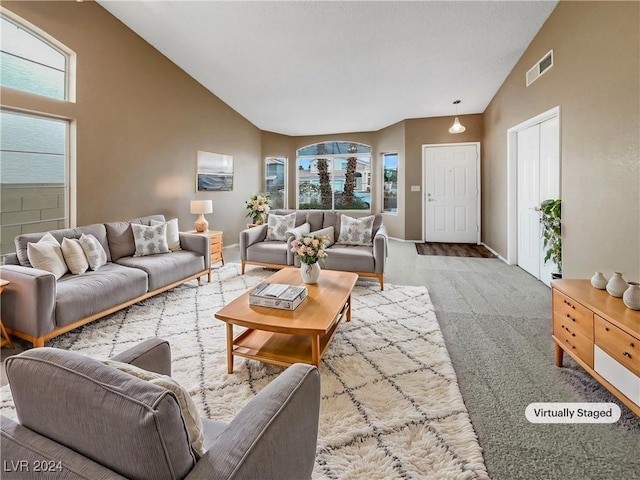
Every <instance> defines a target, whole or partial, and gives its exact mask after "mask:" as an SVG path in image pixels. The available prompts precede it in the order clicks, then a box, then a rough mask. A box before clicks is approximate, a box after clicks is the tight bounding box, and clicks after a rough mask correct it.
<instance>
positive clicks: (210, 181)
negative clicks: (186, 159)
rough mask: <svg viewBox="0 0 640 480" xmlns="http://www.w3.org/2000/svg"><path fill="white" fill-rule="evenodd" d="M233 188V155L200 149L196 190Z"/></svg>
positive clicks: (223, 190) (209, 190) (222, 190)
mask: <svg viewBox="0 0 640 480" xmlns="http://www.w3.org/2000/svg"><path fill="white" fill-rule="evenodd" d="M230 190H233V157H232V156H231V155H222V154H220V153H211V152H203V151H201V150H198V157H197V165H196V191H198V192H225V191H230Z"/></svg>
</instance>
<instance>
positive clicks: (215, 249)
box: [211, 242, 222, 256]
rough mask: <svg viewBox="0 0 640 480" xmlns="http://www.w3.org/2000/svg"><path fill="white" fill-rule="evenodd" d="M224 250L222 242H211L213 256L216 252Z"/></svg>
mask: <svg viewBox="0 0 640 480" xmlns="http://www.w3.org/2000/svg"><path fill="white" fill-rule="evenodd" d="M221 251H222V242H217V243H213V242H212V243H211V255H212V256H213V255H214V254H216V253H220V252H221Z"/></svg>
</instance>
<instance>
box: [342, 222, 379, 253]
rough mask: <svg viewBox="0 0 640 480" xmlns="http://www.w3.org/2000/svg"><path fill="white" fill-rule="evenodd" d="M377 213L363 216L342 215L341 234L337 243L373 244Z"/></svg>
mask: <svg viewBox="0 0 640 480" xmlns="http://www.w3.org/2000/svg"><path fill="white" fill-rule="evenodd" d="M375 218H376V217H375V215H370V216H368V217H363V218H352V217H348V216H346V215H341V216H340V236H339V237H338V241H337V242H336V243H341V244H343V245H364V246H371V245H373V235H372V232H373V222H374V220H375Z"/></svg>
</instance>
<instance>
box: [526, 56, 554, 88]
mask: <svg viewBox="0 0 640 480" xmlns="http://www.w3.org/2000/svg"><path fill="white" fill-rule="evenodd" d="M551 67H553V50H549V51H548V52H547V54H546V55H545V56H544V57H542V58H541V59H540V60H539V61H538V62H536V64H535V65H534V66H533V67H531V68H530V69H529V71H528V72H527V75H526V78H527V87H528V86H529V85H531V84H532V83H533V82H535V81H536V80H537V79H538V78H540V76H541V75H542V74H543V73H545V72H546V71H547V70H549V69H551Z"/></svg>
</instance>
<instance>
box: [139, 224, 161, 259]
mask: <svg viewBox="0 0 640 480" xmlns="http://www.w3.org/2000/svg"><path fill="white" fill-rule="evenodd" d="M131 230H133V241H134V242H135V244H136V251H135V253H134V254H133V256H134V257H144V256H145V255H156V254H158V253H169V251H170V250H169V245H168V244H167V224H166V223H165V222H162V223H161V224H160V225H153V226H149V227H147V226H146V225H139V224H137V223H132V224H131Z"/></svg>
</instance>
